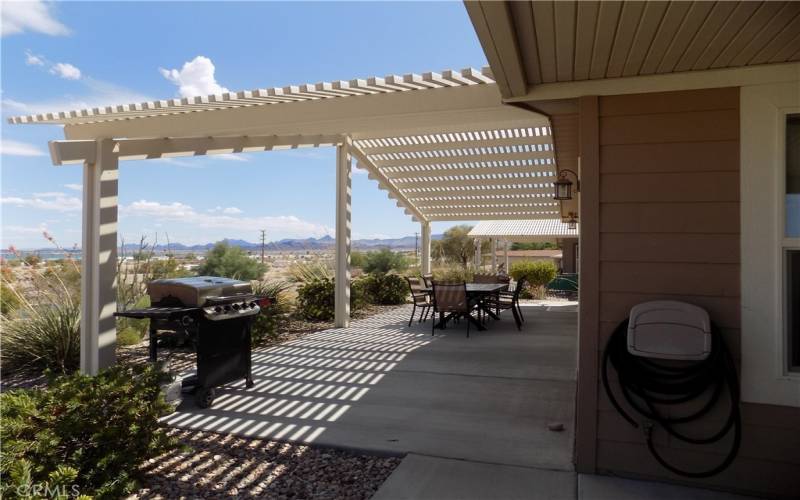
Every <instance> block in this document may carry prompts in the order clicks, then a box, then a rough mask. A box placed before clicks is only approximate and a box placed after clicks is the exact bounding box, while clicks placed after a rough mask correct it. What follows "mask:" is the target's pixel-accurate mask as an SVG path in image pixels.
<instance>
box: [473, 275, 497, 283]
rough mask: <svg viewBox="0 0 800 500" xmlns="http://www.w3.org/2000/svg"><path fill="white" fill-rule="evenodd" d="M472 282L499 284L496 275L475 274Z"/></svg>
mask: <svg viewBox="0 0 800 500" xmlns="http://www.w3.org/2000/svg"><path fill="white" fill-rule="evenodd" d="M472 281H473V283H500V281H499V280H498V278H497V275H496V274H476V275H475V276H473V278H472Z"/></svg>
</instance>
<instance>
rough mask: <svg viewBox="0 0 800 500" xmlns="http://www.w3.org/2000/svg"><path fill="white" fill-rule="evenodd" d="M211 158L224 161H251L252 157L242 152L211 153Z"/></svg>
mask: <svg viewBox="0 0 800 500" xmlns="http://www.w3.org/2000/svg"><path fill="white" fill-rule="evenodd" d="M209 158H210V159H212V160H223V161H250V158H248V157H247V156H245V155H243V154H242V153H220V154H218V155H210V156H209Z"/></svg>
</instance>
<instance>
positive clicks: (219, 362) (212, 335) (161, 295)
mask: <svg viewBox="0 0 800 500" xmlns="http://www.w3.org/2000/svg"><path fill="white" fill-rule="evenodd" d="M147 293H148V295H149V296H150V303H151V304H152V306H151V307H148V308H145V309H131V310H128V311H123V312H118V313H116V316H122V317H127V318H135V319H145V318H146V319H149V320H150V361H152V362H154V363H155V362H156V361H157V360H158V341H159V337H161V336H163V335H172V336H174V335H176V334H177V335H181V336H185V338H186V339H188V340H189V341H190V342H191V343H192V344H194V346H195V352H196V358H197V359H196V364H197V372H196V374H194V375H190V376H187V377H184V378H183V381H182V387H183V392H191V393H194V396H195V402H196V403H197V405H198V406H200V407H201V408H208V407H209V406H211V404H212V402H213V400H214V388H215V387H219V386H220V385H223V384H226V383H229V382H233V381H235V380H239V379H244V380H245V385H246V386H247V387H252V386H253V375H252V371H251V359H250V328H251V325H252V323H253V320H254V319H255V317H256V316H257V315H258V314H259V313H260V312H261V307H263V306H266V305H269V303H270V299H269V298H266V297H258V296H256V295H253V294H252V289H251V287H250V283H248V282H245V281H238V280H232V279H229V278H217V277H213V276H197V277H193V278H177V279H163V280H155V281H152V282H151V283H150V284H149V285H148V286H147Z"/></svg>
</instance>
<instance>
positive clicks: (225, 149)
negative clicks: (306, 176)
mask: <svg viewBox="0 0 800 500" xmlns="http://www.w3.org/2000/svg"><path fill="white" fill-rule="evenodd" d="M343 141H344V136H343V135H339V134H328V135H292V136H274V135H269V136H255V137H248V136H235V137H228V136H224V137H175V138H170V137H166V138H153V139H114V140H112V144H113V148H114V153H115V154H116V155H117V157H118V158H119V159H120V160H146V159H148V160H149V159H158V158H174V157H179V156H203V155H213V154H229V153H247V152H257V151H271V150H276V149H294V148H302V147H319V146H335V145H337V144H341V143H342V142H343ZM94 143H95V141H93V140H72V141H70V140H64V141H50V143H49V145H50V156H51V158H52V160H53V164H54V165H64V164H69V163H81V162H84V161H93V158H94V157H93V154H94V146H93V145H94Z"/></svg>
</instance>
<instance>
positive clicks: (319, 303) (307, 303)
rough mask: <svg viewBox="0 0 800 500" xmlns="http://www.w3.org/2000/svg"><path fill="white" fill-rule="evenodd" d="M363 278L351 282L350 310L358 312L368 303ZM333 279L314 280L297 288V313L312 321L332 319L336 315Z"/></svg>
mask: <svg viewBox="0 0 800 500" xmlns="http://www.w3.org/2000/svg"><path fill="white" fill-rule="evenodd" d="M361 281H362V280H355V281H353V282H351V284H350V310H351V311H352V312H356V311H358V310H360V309H362V308H363V307H364V305H365V303H366V300H365V290H364V286H363V284H362V283H361ZM335 302H336V296H335V285H334V282H333V280H330V279H325V280H313V281H309V282H308V283H306V284H304V285H303V286H301V287H300V288H298V289H297V313H298V315H300V317H302V318H304V319H307V320H310V321H331V320H332V319H334V317H335V316H336V310H335Z"/></svg>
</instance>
